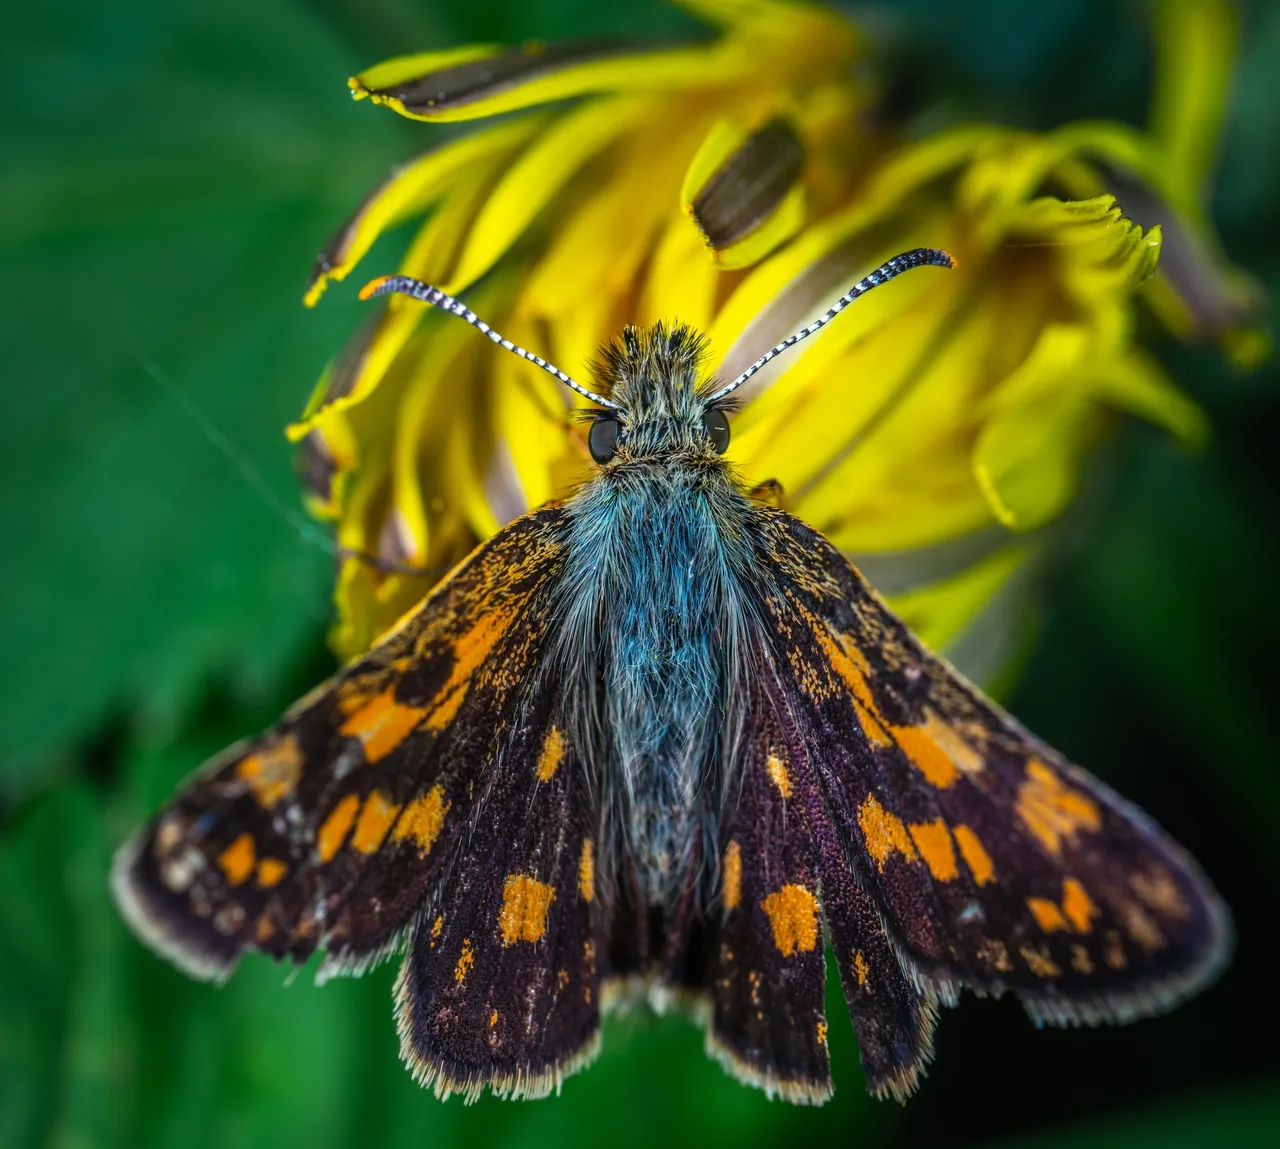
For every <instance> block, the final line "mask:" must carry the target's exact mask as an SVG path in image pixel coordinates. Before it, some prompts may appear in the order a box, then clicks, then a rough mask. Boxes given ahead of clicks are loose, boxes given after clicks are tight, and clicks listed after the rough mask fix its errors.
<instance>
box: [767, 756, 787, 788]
mask: <svg viewBox="0 0 1280 1149" xmlns="http://www.w3.org/2000/svg"><path fill="white" fill-rule="evenodd" d="M764 768H765V770H766V771H767V772H768V774H769V781H771V782H772V783H773V784H774V786H776V787H777V788H778V793H779V794H781V795H782V796H783V797H784V798H790V797H791V776H790V775H789V774H788V773H787V764H786V763H785V762H784V761H783V760H782V759H781V758H779V757H778V755H777V754H770V755H769V757H768V758H766V759H765V762H764Z"/></svg>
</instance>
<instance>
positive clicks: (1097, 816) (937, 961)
mask: <svg viewBox="0 0 1280 1149" xmlns="http://www.w3.org/2000/svg"><path fill="white" fill-rule="evenodd" d="M757 521H758V524H759V537H760V544H759V545H760V546H761V548H762V549H761V554H760V559H761V561H762V562H765V563H767V564H768V565H769V567H770V568H771V569H773V570H774V571H775V572H777V583H776V590H775V591H773V592H772V593H770V594H769V595H767V596H766V601H765V603H764V610H765V616H766V619H767V627H766V629H767V630H768V631H769V632H770V633H771V634H772V635H773V641H774V648H773V651H772V654H771V661H772V667H773V675H772V677H773V684H772V687H771V688H772V689H775V690H776V691H777V694H778V702H779V706H780V707H781V708H782V711H783V715H784V718H783V720H784V722H785V723H787V724H789V725H790V727H791V728H792V729H793V731H794V735H793V737H792V739H791V742H790V745H791V748H792V753H793V754H794V755H795V757H796V764H795V767H794V768H795V769H796V770H797V771H800V772H806V771H811V778H808V779H807V780H808V781H811V782H812V789H813V793H814V794H815V795H816V796H817V801H816V804H815V809H814V811H813V812H812V814H811V822H813V823H816V825H815V829H814V830H813V833H814V834H815V836H816V837H817V838H818V840H819V841H820V842H821V843H822V857H821V859H820V863H819V869H820V877H821V882H822V890H823V901H824V912H825V914H826V917H827V921H828V926H829V928H830V930H831V934H832V941H833V945H834V946H835V950H836V957H837V959H838V961H839V963H840V968H841V974H842V978H843V981H844V986H845V993H846V998H847V999H848V1001H849V1003H850V1007H851V1011H852V1012H853V1015H854V1019H855V1023H859V1024H858V1030H859V1038H860V1043H861V1044H862V1049H863V1057H864V1062H867V1063H868V1064H867V1068H868V1076H869V1079H870V1083H871V1084H872V1086H873V1088H877V1087H878V1086H877V1082H879V1083H881V1084H882V1086H883V1087H884V1088H888V1089H890V1090H891V1091H893V1092H905V1091H909V1089H910V1087H911V1086H912V1084H913V1083H914V1080H915V1076H916V1074H917V1072H918V1070H919V1067H920V1065H921V1064H922V1063H923V1061H924V1060H925V1059H926V1058H927V1056H928V1044H929V1043H928V1031H929V1028H930V1020H929V1015H930V1014H931V1011H932V1003H933V1002H934V1001H935V1000H936V1001H941V1002H943V1003H951V1002H953V1001H954V1000H955V998H956V995H957V993H958V990H959V987H961V986H969V987H970V988H973V989H975V990H977V991H979V992H981V993H989V994H1000V993H1003V992H1005V991H1012V992H1013V993H1015V994H1016V995H1017V996H1018V997H1019V998H1020V999H1021V1000H1022V1002H1023V1003H1024V1005H1025V1007H1026V1008H1027V1010H1028V1012H1029V1013H1030V1014H1031V1015H1032V1017H1033V1018H1034V1019H1035V1020H1036V1021H1037V1022H1050V1023H1055V1024H1077V1023H1087V1024H1093V1023H1096V1022H1099V1021H1108V1020H1110V1021H1125V1020H1129V1019H1131V1018H1135V1017H1139V1016H1142V1015H1146V1014H1152V1013H1157V1012H1160V1011H1162V1010H1164V1009H1167V1008H1169V1007H1171V1006H1172V1005H1173V1004H1175V1003H1176V1002H1177V1001H1179V1000H1181V999H1182V998H1184V997H1186V996H1188V995H1190V994H1192V993H1194V992H1196V991H1197V990H1199V989H1200V988H1202V987H1203V986H1204V985H1205V984H1206V983H1207V982H1208V981H1209V980H1211V979H1212V978H1213V977H1214V976H1215V975H1216V973H1217V972H1218V971H1219V970H1220V969H1221V968H1222V966H1223V965H1224V964H1225V962H1226V960H1227V957H1228V955H1229V951H1230V945H1231V927H1230V918H1229V915H1228V912H1227V910H1226V907H1225V906H1224V905H1223V903H1222V901H1221V900H1220V898H1219V897H1218V895H1217V894H1216V893H1215V892H1214V890H1213V888H1212V887H1211V886H1210V884H1209V882H1208V881H1207V879H1206V878H1205V876H1204V874H1203V873H1202V872H1201V871H1200V869H1199V867H1198V866H1197V865H1196V863H1195V862H1194V861H1193V860H1192V859H1191V857H1190V856H1189V855H1188V854H1187V853H1186V852H1185V851H1184V850H1183V849H1182V848H1181V847H1180V846H1178V845H1177V844H1176V843H1175V842H1174V841H1172V840H1171V839H1170V838H1169V837H1168V836H1167V835H1166V834H1164V833H1163V832H1162V831H1161V830H1160V829H1159V827H1157V826H1156V825H1155V824H1154V823H1153V822H1152V821H1151V820H1150V819H1149V818H1147V817H1146V816H1145V815H1144V814H1143V813H1142V812H1141V811H1139V810H1138V809H1137V808H1135V807H1134V806H1132V805H1131V804H1129V803H1127V802H1125V801H1124V800H1123V799H1121V798H1120V797H1118V796H1117V795H1116V794H1114V793H1113V792H1112V791H1111V790H1109V789H1108V788H1107V787H1106V786H1104V785H1103V784H1102V783H1100V782H1099V781H1097V779H1095V778H1093V777H1091V776H1090V775H1089V774H1088V773H1086V772H1085V771H1084V770H1082V769H1080V768H1079V767H1077V766H1074V765H1072V764H1071V763H1069V762H1067V761H1065V760H1064V759H1063V758H1062V757H1061V756H1060V755H1059V754H1057V753H1056V752H1055V751H1053V750H1052V749H1050V748H1049V747H1048V746H1046V745H1045V744H1044V743H1042V742H1040V741H1039V740H1037V739H1036V738H1035V737H1033V736H1032V735H1031V734H1029V733H1028V732H1027V731H1026V730H1024V729H1023V728H1022V727H1021V726H1019V725H1018V724H1017V723H1016V722H1015V721H1014V720H1013V719H1012V718H1011V717H1010V716H1009V715H1007V714H1006V713H1004V712H1003V711H1002V710H1001V709H1000V708H999V707H997V706H996V705H995V704H994V703H992V702H991V701H990V700H988V699H986V698H985V697H983V696H982V694H981V693H980V692H979V691H977V690H976V689H975V688H974V687H973V686H971V685H970V684H969V683H967V682H966V681H965V680H964V679H963V678H962V677H961V676H960V675H959V674H958V673H957V672H956V671H955V670H954V669H952V668H951V667H950V666H948V665H947V664H946V663H945V662H944V661H943V660H941V659H939V658H937V657H936V656H934V655H932V654H930V653H929V652H928V651H926V650H925V649H924V648H923V647H922V646H921V645H920V643H919V642H918V641H917V640H916V639H915V637H914V636H913V635H912V634H911V633H910V631H909V630H907V628H906V627H905V626H904V625H903V624H902V622H901V621H899V620H898V619H897V618H896V617H894V615H893V614H892V613H891V612H890V611H889V610H888V609H887V608H886V607H885V606H884V604H883V603H882V602H881V601H880V600H879V599H878V598H877V597H876V595H875V593H874V592H873V591H872V590H871V589H870V587H868V585H867V584H866V583H865V582H864V581H863V579H862V577H861V576H860V575H859V574H858V572H857V571H856V570H855V569H854V568H853V567H852V566H851V565H850V564H849V562H848V561H847V560H846V559H845V558H844V557H843V556H842V555H841V554H840V553H839V552H838V551H837V550H836V549H835V548H834V547H832V546H831V544H830V543H828V542H827V541H826V540H825V539H823V538H822V537H821V536H820V535H819V534H817V533H816V532H814V531H813V530H811V529H810V528H808V527H807V526H805V525H804V524H803V523H801V522H800V521H799V520H797V519H795V518H793V517H792V516H790V515H788V514H786V513H785V512H782V511H778V510H774V509H771V508H767V507H760V508H759V512H758V520H757ZM806 793H808V789H807V788H806ZM828 832H829V834H830V837H829V838H828V837H826V834H827V833H828ZM877 927H882V928H880V929H878V928H877ZM877 933H879V935H880V945H879V948H878V949H877V947H876V945H875V944H874V943H875V942H876V940H877V939H876V935H877ZM886 940H887V943H888V944H887V945H886V944H884V943H885V941H886ZM869 942H870V943H872V944H868V943H869ZM890 952H891V953H892V954H893V955H894V957H895V959H896V964H897V966H899V967H900V968H899V969H898V970H894V969H886V968H885V962H886V957H887V955H888V954H889V953H890ZM904 978H905V981H904ZM875 979H882V980H883V981H884V982H885V983H886V986H887V992H886V993H881V994H880V995H879V1001H878V1002H877V998H876V994H874V993H869V992H867V986H868V984H871V983H872V982H873V981H874V980H875ZM908 983H909V984H908ZM874 988H875V987H874V986H873V989H874ZM890 996H896V997H897V999H898V1010H897V1015H896V1016H897V1020H896V1021H895V1020H894V1016H895V1015H894V1013H893V1011H892V1010H889V1011H883V1012H880V1011H879V1006H880V1005H885V1004H887V1002H888V998H889V997H890ZM913 997H916V998H917V999H918V1000H917V1001H916V1002H914V1003H913V1002H912V1000H911V998H913ZM873 1002H876V1006H875V1008H872V1003H873ZM859 1005H862V1006H864V1007H865V1008H864V1016H863V1017H862V1018H861V1019H860V1016H859V1008H858V1007H859ZM868 1011H869V1012H868ZM864 1028H866V1031H867V1033H866V1036H867V1037H874V1035H875V1034H876V1033H879V1035H880V1038H879V1040H877V1041H873V1042H872V1043H871V1045H872V1048H871V1049H870V1051H869V1049H868V1041H867V1040H865V1039H864ZM869 1052H870V1057H869V1056H868V1054H869Z"/></svg>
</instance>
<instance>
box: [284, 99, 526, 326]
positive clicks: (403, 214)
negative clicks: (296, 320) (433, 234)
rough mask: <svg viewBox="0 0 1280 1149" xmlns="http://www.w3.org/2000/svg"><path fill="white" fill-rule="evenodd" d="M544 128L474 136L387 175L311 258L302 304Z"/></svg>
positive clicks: (519, 124)
mask: <svg viewBox="0 0 1280 1149" xmlns="http://www.w3.org/2000/svg"><path fill="white" fill-rule="evenodd" d="M544 123H545V117H541V116H530V117H526V118H524V119H521V120H514V121H512V122H511V123H508V124H502V125H500V126H498V127H495V128H490V129H489V130H488V131H484V132H477V133H476V134H475V135H472V136H467V137H466V138H464V139H461V140H455V141H454V142H453V143H449V144H445V145H444V146H443V147H439V148H436V149H435V150H434V151H430V152H427V153H426V154H425V155H422V156H419V157H418V158H417V159H415V160H412V161H410V162H409V163H407V164H405V165H404V166H403V167H400V168H397V169H396V170H395V171H393V172H392V173H391V174H390V175H388V176H387V177H386V178H385V179H384V180H383V181H382V182H381V183H380V184H379V185H378V186H377V187H376V188H375V189H374V190H373V191H372V192H370V193H369V195H368V196H367V197H366V198H365V200H364V202H363V203H361V204H360V206H359V207H358V208H356V210H355V212H353V213H352V215H351V216H350V217H349V218H348V220H347V222H346V223H344V224H343V225H342V227H340V228H339V229H338V231H337V232H336V233H335V234H334V236H333V238H332V239H330V241H329V242H328V243H327V244H326V245H325V247H324V249H323V250H322V251H321V252H320V254H319V255H318V256H317V257H316V265H315V268H314V270H313V272H312V278H311V283H310V284H309V286H308V288H307V293H306V296H305V302H306V304H307V306H308V307H310V306H312V305H314V304H315V303H316V302H317V301H318V300H319V298H320V296H321V295H322V294H323V293H324V289H325V288H326V287H327V286H328V285H329V284H330V283H331V282H337V281H339V280H342V279H345V278H346V276H347V273H348V272H349V271H350V270H351V269H352V268H353V267H354V266H355V265H356V264H357V263H358V262H359V261H360V259H361V258H362V257H363V256H364V254H365V252H367V251H368V250H369V248H370V247H372V246H373V243H374V241H375V240H376V239H377V238H378V236H380V235H381V234H382V233H383V232H384V231H386V230H387V229H388V228H390V227H394V226H395V225H396V224H397V223H400V222H401V221H402V220H405V219H408V218H409V217H411V216H413V215H417V214H418V213H420V212H423V211H425V210H426V209H427V208H428V207H429V206H430V205H431V204H432V203H433V202H435V200H437V199H439V198H440V196H442V195H443V194H444V193H445V192H446V191H447V190H448V188H449V185H450V183H451V182H452V181H453V180H455V179H457V178H458V177H459V176H460V175H462V174H464V173H466V172H468V171H469V170H472V169H473V168H474V167H475V166H476V165H477V164H483V163H484V162H485V161H486V160H491V159H492V158H493V157H495V156H502V155H505V154H506V153H509V152H510V151H512V150H513V149H515V148H516V147H518V146H519V145H521V144H522V143H524V142H525V141H526V140H527V139H528V138H529V137H530V136H531V135H532V134H533V133H534V132H536V131H537V130H538V128H539V127H541V126H542V125H543V124H544Z"/></svg>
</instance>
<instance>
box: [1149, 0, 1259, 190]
mask: <svg viewBox="0 0 1280 1149" xmlns="http://www.w3.org/2000/svg"><path fill="white" fill-rule="evenodd" d="M1152 24H1153V30H1154V32H1155V46H1156V55H1155V64H1156V68H1155V91H1154V92H1153V93H1152V98H1151V121H1150V125H1149V126H1150V131H1151V134H1152V135H1153V136H1154V137H1155V138H1156V140H1158V141H1159V143H1160V146H1161V149H1162V151H1163V152H1164V157H1165V165H1166V170H1167V171H1168V179H1169V185H1170V191H1171V192H1172V194H1173V199H1172V203H1173V206H1174V207H1176V208H1179V209H1182V210H1194V209H1195V208H1196V207H1197V206H1198V201H1199V196H1200V189H1201V188H1202V187H1203V186H1204V183H1205V180H1206V179H1208V177H1209V174H1210V171H1211V169H1212V167H1213V164H1214V161H1215V160H1216V159H1217V156H1218V153H1219V150H1220V143H1221V134H1222V117H1223V111H1224V109H1225V107H1226V99H1227V90H1228V87H1229V85H1230V80H1231V72H1232V64H1233V62H1234V58H1235V50H1236V41H1237V39H1238V38H1239V17H1238V14H1237V12H1236V10H1235V7H1234V6H1233V5H1232V4H1229V3H1227V2H1226V0H1160V2H1159V3H1156V4H1153V5H1152Z"/></svg>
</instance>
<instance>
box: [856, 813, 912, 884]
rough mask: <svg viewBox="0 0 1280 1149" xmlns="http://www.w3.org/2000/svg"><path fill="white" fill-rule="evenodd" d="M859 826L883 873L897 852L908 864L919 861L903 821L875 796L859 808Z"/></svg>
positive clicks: (868, 848)
mask: <svg viewBox="0 0 1280 1149" xmlns="http://www.w3.org/2000/svg"><path fill="white" fill-rule="evenodd" d="M858 825H859V826H860V827H861V829H862V840H863V842H864V843H865V844H866V847H867V853H869V854H870V855H871V856H872V857H873V858H874V859H875V863H876V868H877V869H879V870H881V871H883V870H884V867H885V863H886V862H888V860H889V858H890V856H891V855H892V854H893V853H894V852H895V851H896V852H898V853H899V854H901V855H902V856H903V857H904V858H906V859H907V861H908V862H914V861H916V860H917V855H916V848H915V846H914V845H913V844H912V842H911V836H910V835H909V834H908V833H907V828H906V826H904V825H903V824H902V821H901V820H900V819H899V818H897V817H895V816H894V815H893V814H890V813H889V811H888V810H886V809H885V808H884V807H883V806H881V805H880V803H879V802H877V801H876V798H875V795H874V794H871V795H868V797H867V800H866V801H865V802H863V803H862V805H861V806H859V807H858Z"/></svg>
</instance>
